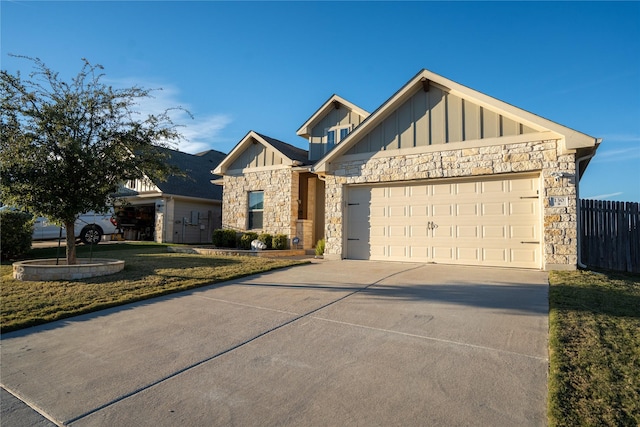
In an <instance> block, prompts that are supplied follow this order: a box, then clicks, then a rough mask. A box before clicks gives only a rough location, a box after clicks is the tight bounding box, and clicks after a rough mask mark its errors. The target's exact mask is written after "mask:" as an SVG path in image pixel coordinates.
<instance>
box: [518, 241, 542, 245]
mask: <svg viewBox="0 0 640 427" xmlns="http://www.w3.org/2000/svg"><path fill="white" fill-rule="evenodd" d="M520 243H525V244H529V243H531V244H533V245H539V244H540V242H533V241H531V242H527V241H524V242H520Z"/></svg>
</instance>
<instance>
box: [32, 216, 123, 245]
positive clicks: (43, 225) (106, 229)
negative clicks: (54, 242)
mask: <svg viewBox="0 0 640 427" xmlns="http://www.w3.org/2000/svg"><path fill="white" fill-rule="evenodd" d="M60 229H61V227H59V226H57V225H56V224H52V223H50V222H49V221H48V220H47V219H46V218H43V217H38V218H36V219H35V221H34V225H33V240H47V239H57V238H58V237H60ZM116 229H117V222H116V220H115V218H114V216H113V212H112V211H110V212H107V213H106V214H97V213H95V212H88V213H85V214H82V215H80V217H79V218H78V219H77V220H76V224H75V230H74V236H75V237H76V238H77V239H80V241H82V243H84V244H85V245H95V244H97V243H99V242H100V240H101V239H102V236H103V235H104V234H112V233H115V232H116ZM65 236H66V230H65V229H64V227H62V237H65Z"/></svg>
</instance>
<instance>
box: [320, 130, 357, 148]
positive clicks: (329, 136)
mask: <svg viewBox="0 0 640 427" xmlns="http://www.w3.org/2000/svg"><path fill="white" fill-rule="evenodd" d="M350 131H351V126H337V127H333V128H328V129H327V130H325V136H326V141H327V145H326V151H325V152H329V151H331V150H332V149H333V147H335V145H336V144H338V143H339V142H340V141H342V140H343V139H344V138H346V137H347V135H349V132H350Z"/></svg>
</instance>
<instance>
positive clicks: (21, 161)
mask: <svg viewBox="0 0 640 427" xmlns="http://www.w3.org/2000/svg"><path fill="white" fill-rule="evenodd" d="M21 58H24V59H25V60H27V61H29V62H31V64H32V66H33V71H32V72H31V73H30V74H29V75H28V78H23V77H22V76H21V74H20V73H19V72H18V73H17V74H16V75H12V74H10V73H8V72H7V71H5V70H2V71H0V97H1V103H2V104H1V106H0V113H1V117H0V135H1V138H0V141H1V142H0V144H1V145H0V161H1V168H0V191H1V193H0V197H1V199H2V202H3V203H4V204H8V205H14V206H17V207H21V208H23V209H26V210H28V211H30V212H31V213H33V214H35V215H39V216H45V217H47V218H49V219H51V220H53V221H55V222H58V223H60V224H64V225H65V227H66V228H67V229H71V230H72V229H73V225H72V224H73V223H74V221H75V219H76V218H77V217H78V215H80V214H81V213H84V212H87V211H91V210H95V211H105V210H106V209H107V207H108V205H109V204H110V197H111V196H112V195H113V194H114V193H116V192H117V190H118V188H119V187H120V186H121V184H123V183H124V182H126V181H128V180H132V179H137V178H141V177H143V176H144V175H146V176H147V177H149V178H150V179H151V180H158V179H160V180H162V179H164V178H165V177H166V176H167V175H168V174H169V173H171V172H174V171H173V170H172V169H171V167H170V166H168V164H167V163H166V162H165V161H164V157H163V156H164V154H163V150H158V149H157V148H156V147H171V146H173V145H174V144H175V143H176V142H177V141H179V140H180V139H181V138H182V137H181V134H180V133H179V132H178V130H177V127H176V125H175V124H174V123H173V122H172V120H171V118H170V116H169V111H168V110H165V111H164V112H161V113H159V114H153V115H148V116H146V117H142V114H140V113H139V112H138V111H137V110H136V107H137V105H138V104H137V103H138V102H139V101H140V100H141V99H144V98H149V97H151V94H152V90H150V89H144V88H141V87H137V86H134V87H131V88H125V89H120V88H113V87H111V86H110V85H107V84H106V83H104V81H103V78H104V74H103V73H102V70H103V67H102V66H100V65H94V64H91V63H90V62H89V61H87V60H86V59H83V66H82V68H81V70H80V72H79V73H78V75H77V76H76V77H74V78H73V79H72V80H70V81H69V82H65V81H63V80H62V79H61V78H60V77H59V74H58V73H56V72H54V71H52V70H51V69H50V68H48V67H47V66H46V65H45V64H44V63H43V62H42V61H41V60H40V59H38V58H29V57H21ZM70 225H71V228H69V226H70ZM69 234H73V233H69ZM71 240H73V239H71ZM69 245H70V239H69V236H68V237H67V260H68V262H70V263H73V262H72V261H75V246H73V243H71V245H72V246H73V248H72V249H73V252H74V253H73V254H72V255H73V260H70V254H69Z"/></svg>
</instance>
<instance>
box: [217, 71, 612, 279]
mask: <svg viewBox="0 0 640 427" xmlns="http://www.w3.org/2000/svg"><path fill="white" fill-rule="evenodd" d="M297 134H298V135H299V136H301V137H303V138H305V139H306V140H307V142H308V147H309V150H308V151H306V152H305V151H304V150H300V149H297V148H295V147H293V146H291V145H289V144H286V143H284V142H282V141H278V140H274V139H273V138H269V137H267V136H264V135H261V134H258V133H256V132H253V131H252V132H249V133H248V134H247V135H246V136H245V137H244V138H243V139H242V140H241V141H240V142H239V143H238V144H237V145H236V147H235V148H234V149H233V150H232V151H231V153H229V155H227V157H226V158H225V159H224V160H222V162H221V163H220V164H219V165H218V167H217V168H216V169H215V170H214V171H213V172H214V173H216V174H218V175H222V176H223V180H222V183H223V185H224V191H223V213H222V223H223V227H230V228H234V229H237V230H256V231H265V232H269V233H285V234H287V235H288V236H290V237H291V238H293V237H298V239H299V240H300V244H301V245H302V246H303V247H304V248H311V247H313V245H314V244H315V242H316V241H317V239H319V238H322V237H324V238H325V240H326V247H325V258H328V259H344V258H348V259H368V260H385V261H386V260H388V261H410V262H435V263H446V264H462V265H481V266H499V267H520V268H535V269H546V270H550V269H574V268H576V265H577V264H578V263H579V253H578V247H579V246H578V234H577V221H578V212H577V209H578V204H577V201H578V195H579V193H578V184H579V181H580V177H581V176H582V175H583V174H584V171H585V169H586V167H587V165H588V163H589V160H590V159H591V158H592V157H593V156H594V155H595V152H596V149H597V147H598V145H599V144H600V142H601V140H600V139H597V138H594V137H591V136H589V135H586V134H583V133H581V132H578V131H575V130H573V129H570V128H567V127H565V126H562V125H560V124H557V123H554V122H552V121H550V120H547V119H544V118H542V117H540V116H537V115H535V114H532V113H529V112H527V111H524V110H522V109H520V108H517V107H514V106H512V105H510V104H507V103H505V102H503V101H500V100H498V99H495V98H492V97H490V96H488V95H485V94H483V93H480V92H478V91H475V90H473V89H470V88H468V87H465V86H463V85H461V84H458V83H456V82H454V81H451V80H449V79H446V78H444V77H442V76H439V75H437V74H435V73H432V72H430V71H428V70H422V71H420V72H419V73H418V74H417V75H416V76H414V77H413V78H412V79H411V80H409V81H408V82H407V83H406V84H405V85H404V86H402V87H401V88H400V89H399V90H398V91H397V92H396V93H395V94H393V95H392V96H391V98H389V99H388V100H387V101H385V102H384V103H383V104H382V105H381V106H380V107H378V108H377V109H376V110H375V111H374V112H372V113H371V114H369V113H368V112H366V111H365V110H363V109H361V108H359V107H357V106H356V105H354V104H352V103H351V102H349V101H347V100H345V99H343V98H341V97H339V96H337V95H333V96H332V97H330V98H329V99H328V100H327V101H326V102H325V103H324V104H322V106H320V108H319V109H318V110H317V111H316V112H315V113H313V114H312V115H311V117H310V118H309V119H308V120H307V121H306V122H305V123H304V124H303V125H302V126H301V127H300V129H298V131H297Z"/></svg>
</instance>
